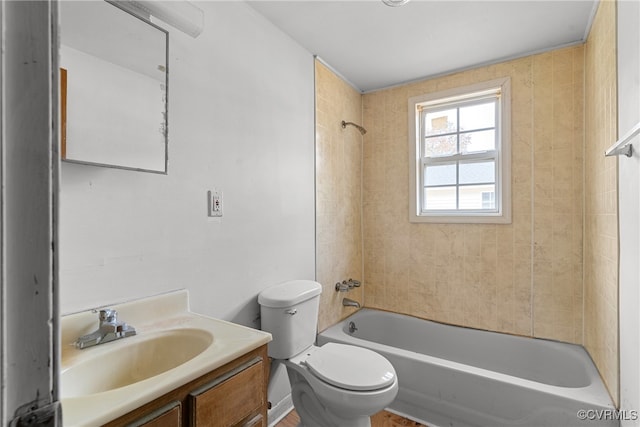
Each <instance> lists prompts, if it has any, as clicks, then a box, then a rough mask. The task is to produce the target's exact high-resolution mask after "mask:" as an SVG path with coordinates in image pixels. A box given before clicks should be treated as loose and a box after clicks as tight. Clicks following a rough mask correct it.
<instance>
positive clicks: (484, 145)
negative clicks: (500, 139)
mask: <svg viewBox="0 0 640 427" xmlns="http://www.w3.org/2000/svg"><path fill="white" fill-rule="evenodd" d="M495 149H496V131H495V130H484V131H480V132H469V133H461V134H460V152H461V153H462V154H468V153H478V152H481V151H490V150H495Z"/></svg>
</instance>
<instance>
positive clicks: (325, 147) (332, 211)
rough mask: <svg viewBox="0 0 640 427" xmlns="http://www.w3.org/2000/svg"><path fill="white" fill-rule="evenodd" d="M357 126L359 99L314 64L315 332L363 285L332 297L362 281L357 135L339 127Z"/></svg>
mask: <svg viewBox="0 0 640 427" xmlns="http://www.w3.org/2000/svg"><path fill="white" fill-rule="evenodd" d="M343 120H345V121H347V122H354V123H358V124H359V123H362V95H361V94H360V92H358V91H356V90H355V89H353V88H352V87H351V86H350V85H348V84H347V83H345V82H344V81H343V80H342V79H340V78H339V77H338V76H336V75H335V74H334V73H333V72H332V71H331V70H329V69H328V68H327V67H326V66H325V65H323V64H322V63H320V62H318V61H316V280H317V281H318V282H320V283H321V284H322V287H323V292H322V297H321V301H320V316H319V323H318V328H319V329H320V330H323V329H325V328H327V327H328V326H331V325H332V324H334V323H336V322H338V321H339V320H340V319H342V318H344V317H346V316H348V315H349V314H351V313H352V312H353V311H354V310H355V309H353V308H346V307H343V306H342V298H343V297H348V298H351V299H354V300H356V301H359V302H362V301H363V287H360V288H356V289H354V290H352V291H350V292H348V293H347V292H345V293H338V292H336V291H335V289H334V286H335V284H336V282H341V281H343V280H348V279H349V278H353V279H356V280H362V279H363V272H362V225H361V218H362V214H361V209H362V135H360V132H359V131H358V130H357V129H356V128H354V127H352V126H348V127H347V128H346V129H342V126H341V123H342V121H343Z"/></svg>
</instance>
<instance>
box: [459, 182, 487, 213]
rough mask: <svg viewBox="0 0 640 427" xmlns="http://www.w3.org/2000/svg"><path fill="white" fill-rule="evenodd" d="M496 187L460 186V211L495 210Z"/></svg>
mask: <svg viewBox="0 0 640 427" xmlns="http://www.w3.org/2000/svg"><path fill="white" fill-rule="evenodd" d="M495 191H496V186H495V185H494V184H492V185H467V186H465V185H461V186H460V209H491V210H494V209H495V208H496V198H495Z"/></svg>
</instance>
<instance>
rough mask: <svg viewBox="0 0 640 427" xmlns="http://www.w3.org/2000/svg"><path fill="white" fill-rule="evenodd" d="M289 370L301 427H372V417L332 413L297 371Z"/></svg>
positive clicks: (292, 396) (293, 398)
mask: <svg viewBox="0 0 640 427" xmlns="http://www.w3.org/2000/svg"><path fill="white" fill-rule="evenodd" d="M288 372H289V380H290V382H291V399H292V400H293V406H294V408H295V409H296V412H297V413H298V416H299V417H300V427H371V418H370V417H368V416H361V417H357V418H349V419H345V418H342V417H339V416H337V415H336V414H333V413H331V412H330V411H329V410H328V409H327V408H326V407H325V406H323V405H322V404H321V403H320V401H319V399H318V397H317V396H316V394H315V393H314V391H313V389H312V388H311V386H309V384H308V383H307V382H306V381H304V379H302V378H301V377H300V375H299V374H298V373H297V372H292V371H291V370H288Z"/></svg>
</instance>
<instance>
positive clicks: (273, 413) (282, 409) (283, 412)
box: [267, 394, 293, 427]
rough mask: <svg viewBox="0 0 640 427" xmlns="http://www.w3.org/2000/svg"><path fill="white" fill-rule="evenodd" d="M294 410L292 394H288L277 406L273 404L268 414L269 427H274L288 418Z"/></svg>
mask: <svg viewBox="0 0 640 427" xmlns="http://www.w3.org/2000/svg"><path fill="white" fill-rule="evenodd" d="M292 409H293V400H291V395H290V394H287V395H286V396H285V397H284V399H282V400H281V401H280V402H278V403H276V404H275V405H274V404H273V402H272V403H271V409H269V411H268V412H267V425H268V426H269V427H274V426H275V425H276V424H278V422H279V421H280V420H281V419H283V418H284V417H286V416H287V414H289V412H291V410H292Z"/></svg>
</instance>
